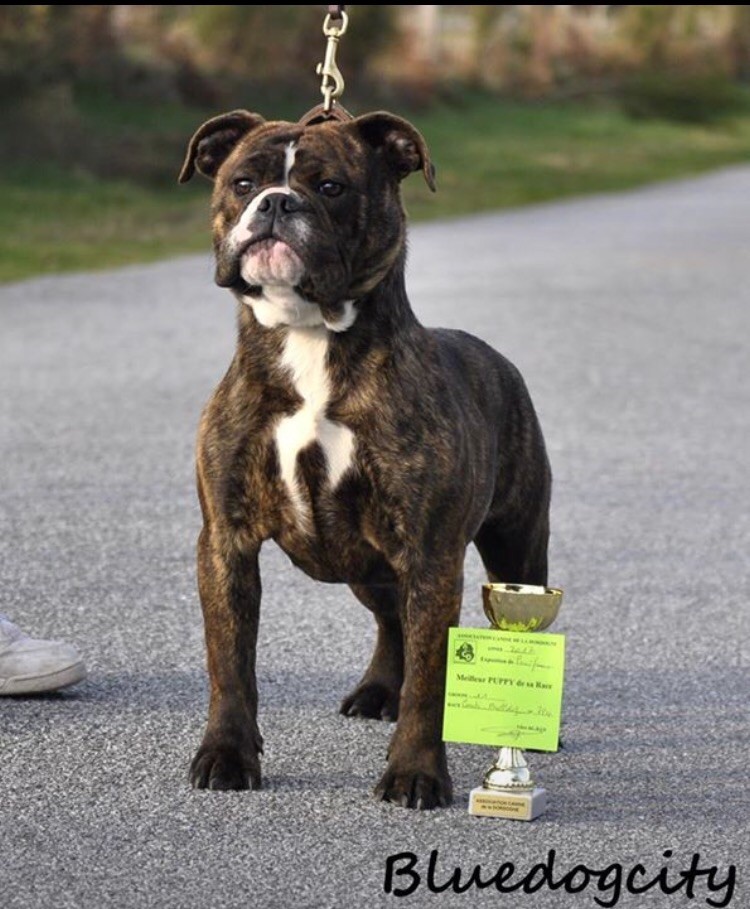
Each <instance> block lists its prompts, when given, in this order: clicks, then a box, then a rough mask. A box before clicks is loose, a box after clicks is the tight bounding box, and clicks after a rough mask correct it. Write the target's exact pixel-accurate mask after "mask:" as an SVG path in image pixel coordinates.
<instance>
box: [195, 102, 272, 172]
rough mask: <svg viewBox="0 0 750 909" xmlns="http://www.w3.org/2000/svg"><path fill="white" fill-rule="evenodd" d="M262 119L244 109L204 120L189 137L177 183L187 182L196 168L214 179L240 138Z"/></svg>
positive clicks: (261, 121)
mask: <svg viewBox="0 0 750 909" xmlns="http://www.w3.org/2000/svg"><path fill="white" fill-rule="evenodd" d="M265 122H266V121H265V120H264V119H263V117H261V116H260V114H251V113H250V111H247V110H233V111H231V112H230V113H228V114H220V115H219V116H218V117H213V118H212V119H211V120H206V122H205V123H204V124H203V126H201V127H200V129H199V130H198V131H197V132H196V133H195V135H194V136H193V138H192V139H191V140H190V144H189V145H188V149H187V154H186V155H185V162H184V164H183V165H182V170H181V171H180V176H179V182H180V183H187V181H188V180H189V179H190V178H191V177H192V176H193V174H194V173H195V171H196V170H198V171H200V173H202V174H203V175H204V176H205V177H208V178H209V180H213V179H214V177H215V176H216V172H217V171H218V169H219V168H220V167H221V165H222V164H223V163H224V161H226V159H227V157H228V156H229V153H230V152H231V151H232V149H233V148H234V147H235V145H236V144H237V143H238V142H239V141H240V139H241V138H242V137H243V136H245V135H246V134H247V133H249V132H250V130H251V129H255V127H256V126H260V125H261V124H262V123H265Z"/></svg>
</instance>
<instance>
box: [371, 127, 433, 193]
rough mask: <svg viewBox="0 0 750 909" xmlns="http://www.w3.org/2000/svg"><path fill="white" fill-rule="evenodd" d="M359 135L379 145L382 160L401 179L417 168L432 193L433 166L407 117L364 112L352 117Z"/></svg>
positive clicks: (420, 136)
mask: <svg viewBox="0 0 750 909" xmlns="http://www.w3.org/2000/svg"><path fill="white" fill-rule="evenodd" d="M354 126H355V127H356V128H357V129H358V130H359V133H360V135H361V136H362V137H363V138H364V139H365V141H367V142H369V143H370V145H372V146H373V147H375V148H382V149H383V152H384V154H385V158H386V161H387V162H388V164H389V165H390V166H391V167H392V168H393V170H394V171H395V172H396V174H397V176H398V179H399V180H403V179H404V177H408V176H409V174H411V173H413V172H414V171H415V170H421V171H422V173H423V174H424V178H425V180H426V181H427V185H428V186H429V187H430V189H431V190H432V191H433V192H435V166H434V165H433V163H432V161H431V160H430V152H429V149H428V148H427V143H426V142H425V140H424V138H423V137H422V134H421V133H420V132H419V130H418V129H417V128H416V127H415V126H412V125H411V123H409V121H408V120H404V119H402V118H401V117H396V116H395V115H394V114H389V113H386V112H385V111H377V112H376V113H374V114H365V115H364V116H362V117H357V119H356V120H354Z"/></svg>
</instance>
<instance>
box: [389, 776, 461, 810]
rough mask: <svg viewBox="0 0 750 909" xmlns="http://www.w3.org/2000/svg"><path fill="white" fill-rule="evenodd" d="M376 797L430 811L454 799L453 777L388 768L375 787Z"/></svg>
mask: <svg viewBox="0 0 750 909" xmlns="http://www.w3.org/2000/svg"><path fill="white" fill-rule="evenodd" d="M375 798H377V799H382V800H383V801H384V802H392V803H393V804H394V805H399V806H400V807H401V808H417V809H419V810H425V811H429V810H430V809H432V808H447V807H448V805H450V803H451V802H452V801H453V786H452V784H451V778H450V777H449V776H448V774H447V773H446V774H445V775H444V776H433V775H432V774H427V773H422V772H419V771H415V772H412V773H399V772H397V771H393V770H386V772H385V773H384V774H383V778H382V779H381V780H380V782H379V783H378V785H377V786H376V787H375Z"/></svg>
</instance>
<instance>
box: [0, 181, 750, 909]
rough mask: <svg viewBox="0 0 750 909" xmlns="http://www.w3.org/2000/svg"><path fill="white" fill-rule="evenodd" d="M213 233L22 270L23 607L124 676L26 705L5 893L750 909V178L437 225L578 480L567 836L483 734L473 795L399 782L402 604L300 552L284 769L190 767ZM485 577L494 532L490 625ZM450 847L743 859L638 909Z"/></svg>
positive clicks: (10, 465) (14, 476)
mask: <svg viewBox="0 0 750 909" xmlns="http://www.w3.org/2000/svg"><path fill="white" fill-rule="evenodd" d="M206 247H207V253H206V255H205V256H199V257H194V258H183V259H177V260H174V261H169V262H164V263H161V264H158V265H153V266H146V267H136V268H128V269H123V270H120V271H115V272H106V273H102V274H98V275H84V276H68V277H59V278H44V279H40V280H33V281H29V282H24V283H21V284H16V285H12V286H6V287H4V288H2V289H0V465H1V467H0V471H1V473H0V477H1V481H0V528H1V530H0V611H2V612H5V613H7V614H8V615H9V616H10V617H11V618H12V619H13V620H14V621H16V622H17V623H19V624H21V625H22V626H23V627H24V628H26V629H27V630H30V631H33V632H34V633H36V634H38V635H43V636H48V637H62V638H64V639H67V640H70V641H73V642H75V643H76V644H77V645H78V646H79V648H80V650H81V651H82V652H83V654H84V655H85V658H86V660H87V663H88V665H89V668H90V677H89V680H88V681H87V682H86V683H84V684H83V685H81V686H79V687H77V688H76V689H72V690H70V691H69V692H66V693H62V694H57V695H52V696H47V697H38V698H19V699H4V700H0V906H2V907H3V909H46V907H55V909H68V907H70V909H73V907H75V909H99V907H108V909H109V907H112V909H131V907H132V909H140V907H154V909H203V907H212V909H230V907H232V909H233V907H247V906H257V907H261V909H266V907H268V909H277V907H278V909H286V907H369V906H381V905H382V906H390V905H404V906H407V907H422V906H457V907H459V906H485V905H486V906H507V905H511V904H512V905H514V906H515V905H517V906H518V907H521V909H523V907H526V906H528V907H534V909H536V907H567V906H576V907H578V906H590V907H595V906H596V905H597V903H596V902H595V901H594V900H595V899H596V898H598V899H599V900H600V903H599V904H598V905H618V906H628V907H629V906H633V907H638V909H652V907H653V909H662V907H663V909H668V907H673V906H675V907H677V906H682V905H684V904H686V903H690V905H694V906H705V905H707V902H706V900H707V899H713V900H714V905H727V903H726V902H722V900H727V899H728V898H729V896H730V895H731V896H732V899H731V902H729V905H731V906H733V907H737V909H744V907H747V906H749V905H750V887H749V886H748V875H750V861H749V859H750V821H749V820H748V817H749V816H750V785H749V783H748V766H749V765H750V719H749V712H748V701H749V699H750V674H749V673H748V666H749V665H750V645H749V644H748V632H750V609H749V607H748V602H747V600H748V582H749V581H750V578H749V577H748V574H749V572H748V566H749V563H750V560H749V558H748V553H749V551H750V517H749V511H750V510H749V508H748V505H749V504H750V493H749V491H748V489H749V485H750V484H749V483H748V452H747V449H748V439H749V433H748V430H749V428H750V426H749V424H750V382H748V366H749V365H750V357H749V356H748V334H750V290H748V287H749V286H750V253H749V252H748V251H749V250H750V168H747V167H738V168H732V169H728V170H724V171H722V172H718V173H715V174H711V175H709V176H704V177H701V178H699V179H696V180H690V181H684V182H677V183H673V184H669V185H662V186H657V187H652V188H647V189H643V190H639V191H637V192H631V193H627V194H623V195H612V196H600V197H593V198H589V199H584V200H579V201H573V202H566V203H563V204H551V205H544V206H538V207H534V208H528V209H525V210H522V211H518V212H509V213H503V214H497V215H483V216H480V217H474V218H467V219H461V220H456V221H452V222H444V223H436V224H430V225H426V226H419V227H416V228H414V229H412V231H411V246H410V249H411V251H410V264H409V272H408V284H409V287H410V292H411V297H412V302H413V304H414V307H415V309H416V311H417V312H418V314H419V316H420V318H421V319H422V321H424V322H425V323H426V324H430V325H438V324H440V325H446V326H454V327H461V328H464V329H466V330H469V331H471V332H473V333H475V334H477V335H479V336H481V337H483V338H484V339H485V340H487V341H488V342H490V343H491V344H493V345H494V346H496V347H497V348H498V349H499V350H501V351H502V352H503V353H505V354H506V355H507V356H508V357H510V358H511V359H512V360H513V361H514V362H515V363H516V364H517V365H518V366H519V367H520V368H521V370H522V372H523V373H524V375H525V377H526V380H527V383H528V385H529V387H530V389H531V392H532V395H533V397H534V399H535V402H536V405H537V408H538V411H539V414H540V418H541V422H542V425H543V427H544V430H545V434H546V437H547V440H548V446H549V450H550V457H551V460H552V465H553V470H554V474H555V494H554V503H553V540H552V550H551V579H550V580H551V582H552V583H554V584H555V585H557V586H561V587H563V588H564V589H565V602H564V605H563V609H562V611H561V614H560V618H559V620H558V622H557V624H556V626H555V628H554V630H555V631H559V632H562V633H564V634H565V635H566V636H567V648H568V672H567V682H566V694H565V709H564V732H563V736H564V741H565V748H564V750H563V751H561V752H560V753H558V754H555V755H535V756H533V758H532V766H533V768H534V770H535V771H536V773H537V776H538V777H539V778H540V780H541V781H542V782H543V784H544V785H545V786H546V788H547V790H548V793H549V799H550V806H549V810H548V812H547V814H546V815H545V816H544V818H542V819H540V820H538V821H536V822H534V823H533V824H523V823H518V822H511V821H496V820H480V819H476V818H472V817H470V816H468V814H467V812H466V806H467V795H468V791H469V789H471V788H472V787H473V786H474V785H476V784H477V783H478V781H479V780H480V778H481V774H482V771H483V769H484V768H485V765H486V764H487V763H488V760H489V758H490V757H491V750H490V749H487V748H482V747H477V746H467V745H450V746H449V759H450V763H451V768H452V772H453V778H454V784H455V790H456V794H457V798H456V803H455V805H454V806H453V807H452V808H451V809H449V810H446V811H438V812H431V813H424V814H419V813H413V812H408V811H405V810H403V809H397V808H394V807H391V806H388V805H384V804H380V803H377V802H375V801H374V800H372V799H371V797H370V790H371V787H372V786H373V784H374V783H375V781H376V780H377V778H378V776H379V774H380V772H381V770H382V768H383V761H384V754H385V749H386V745H387V741H388V737H389V733H390V731H391V730H390V728H389V726H388V725H383V724H379V723H377V722H374V721H357V720H348V719H344V718H343V717H341V716H339V715H338V714H337V707H338V704H339V701H340V699H341V697H342V696H343V695H344V694H345V693H346V692H347V691H348V690H349V689H350V687H351V686H352V685H353V684H354V683H355V682H356V681H357V679H358V678H359V674H360V672H361V670H362V668H363V666H364V664H365V662H366V660H367V659H368V657H369V651H370V647H371V642H372V633H373V628H372V624H371V621H370V617H369V615H368V614H367V613H366V612H365V610H364V609H362V607H361V606H359V604H358V603H357V602H356V601H355V600H354V598H353V597H352V596H351V594H350V593H349V591H348V590H347V589H346V588H345V587H336V586H325V585H321V584H315V583H314V582H312V581H310V580H309V579H307V578H306V577H304V576H303V575H301V574H300V573H299V572H298V571H296V570H295V569H293V568H292V566H291V565H290V564H289V563H288V562H287V561H286V559H285V558H284V557H283V555H282V554H281V553H280V552H279V551H278V550H275V549H274V548H273V547H268V548H267V550H266V551H264V554H263V560H262V561H263V571H264V603H263V617H262V626H261V640H260V651H259V678H260V690H261V728H262V731H263V733H264V735H265V738H266V756H265V761H264V771H265V788H264V789H263V790H262V791H260V792H256V793H228V794H224V793H206V792H193V791H191V790H190V789H189V788H188V786H187V782H186V779H187V766H188V762H189V759H190V757H191V755H192V752H193V750H194V749H195V747H196V746H197V744H198V742H199V740H200V736H201V734H202V729H203V723H204V719H205V712H206V704H207V681H206V674H205V668H204V657H203V638H202V624H201V617H200V609H199V605H198V600H197V595H196V591H195V576H194V563H193V550H194V542H195V538H196V535H197V532H198V529H199V513H198V508H197V504H196V498H195V494H194V485H193V465H192V458H193V443H194V435H195V428H196V425H197V420H198V415H199V410H200V407H201V405H202V403H203V401H204V400H205V399H206V398H207V396H208V395H209V393H210V391H211V389H212V387H213V385H214V384H215V383H216V381H217V380H218V378H219V377H220V376H221V375H222V373H223V370H224V368H225V367H226V365H227V363H228V361H229V357H230V355H231V350H232V345H233V335H234V315H233V305H232V302H231V299H230V297H229V295H228V294H227V293H226V292H221V291H219V290H217V289H215V288H213V286H212V282H211V273H212V266H211V260H210V256H209V253H208V247H209V240H208V237H207V242H206ZM481 581H482V572H481V568H480V564H479V560H478V557H477V555H476V553H475V552H474V551H473V550H472V551H470V552H469V554H468V557H467V564H466V593H465V597H464V611H463V616H462V623H463V624H464V625H475V626H480V627H484V625H485V620H484V618H483V616H482V614H481V610H480V605H479V604H480V595H479V585H480V583H481ZM435 849H436V850H438V858H437V866H436V867H437V873H436V875H435V879H434V881H433V883H434V884H441V883H445V882H446V881H447V880H448V879H449V877H450V874H451V873H452V871H453V869H454V868H456V867H460V868H461V869H462V870H463V873H464V882H465V881H466V880H467V879H468V876H469V874H470V873H471V870H472V868H473V867H474V866H475V865H477V864H479V865H481V868H482V876H483V878H485V879H489V878H491V877H492V875H493V874H494V872H495V871H496V870H497V868H498V866H500V865H501V864H502V863H504V862H513V863H514V865H516V867H517V874H516V879H517V880H520V879H521V878H522V877H523V876H524V875H525V874H527V873H528V871H529V870H530V869H531V868H532V866H533V865H534V864H535V863H537V862H540V861H543V860H546V859H547V858H548V853H549V850H551V849H553V850H555V853H556V854H555V869H556V870H555V875H556V878H557V879H559V878H561V877H563V876H564V875H565V873H566V872H568V871H571V870H572V869H573V868H574V867H575V866H576V864H577V863H583V864H585V865H586V866H588V867H589V868H590V869H599V870H603V869H605V868H607V867H609V866H613V865H614V864H620V865H622V866H623V869H624V871H623V874H626V873H627V871H628V870H630V869H631V868H633V867H634V866H635V865H636V864H637V863H641V864H642V865H643V867H644V871H643V873H642V874H641V873H638V874H639V875H640V876H637V877H635V878H634V879H633V880H634V881H637V882H638V883H639V884H643V883H645V882H647V881H648V880H649V879H653V878H655V877H656V876H657V874H658V873H659V871H660V869H661V868H662V867H665V868H667V869H669V870H668V872H666V873H665V874H666V879H667V882H668V883H669V884H670V885H675V884H676V883H679V882H680V878H679V872H680V871H687V870H688V869H689V867H690V864H691V861H692V860H693V857H694V855H695V854H696V853H700V865H701V867H703V868H706V869H707V868H710V867H712V866H717V868H718V869H719V871H718V872H717V873H716V876H715V877H714V878H708V877H707V876H701V877H699V878H698V879H697V882H696V884H695V888H694V899H693V900H689V899H688V897H689V892H687V891H686V889H682V890H680V891H678V892H676V893H673V894H671V895H669V894H664V893H662V892H661V888H659V887H655V888H653V889H651V890H649V891H648V892H647V893H645V894H641V895H635V896H633V895H628V894H627V893H626V892H624V888H623V892H622V894H621V895H620V899H619V900H618V901H617V902H616V903H615V902H613V901H614V899H615V896H617V892H616V890H615V885H614V883H613V882H614V881H615V877H616V871H612V872H611V873H610V878H609V879H608V880H609V882H610V883H609V889H605V887H604V882H603V881H602V879H601V877H598V878H597V877H591V878H590V880H589V886H588V887H587V888H586V889H581V890H580V892H578V893H568V892H566V891H565V890H564V889H558V890H551V889H550V888H549V887H548V886H541V887H540V889H539V890H538V891H537V892H535V893H530V894H529V893H525V892H516V893H514V894H504V893H501V892H498V890H497V889H496V888H495V887H493V886H490V887H488V888H487V889H484V890H479V889H477V887H472V888H470V889H468V890H467V891H466V892H464V893H454V892H452V891H450V890H445V891H444V892H442V893H440V894H439V895H438V894H436V893H433V892H431V891H430V890H429V889H428V881H427V865H428V861H429V858H430V853H431V851H432V850H435ZM667 850H672V855H671V856H667V857H665V856H664V853H665V851H667ZM399 852H412V853H414V854H415V855H416V856H417V864H416V865H415V870H417V871H419V873H420V874H421V877H422V880H421V883H420V886H419V888H418V889H416V890H415V891H414V892H413V893H412V894H411V895H410V896H407V897H402V898H398V897H396V896H395V895H394V894H386V893H385V892H384V889H383V884H384V875H385V868H386V859H387V858H388V856H389V855H392V854H395V853H399ZM729 865H736V866H737V872H736V874H737V879H736V885H735V889H734V893H733V894H731V893H730V889H729V885H727V887H725V888H724V889H723V890H720V889H719V887H718V885H719V883H720V882H721V881H722V880H724V879H725V878H726V875H727V868H728V866H729ZM410 881H412V882H413V881H414V878H413V877H409V876H408V875H402V876H400V877H399V878H396V879H395V880H394V886H396V887H397V888H401V889H403V888H405V887H406V886H407V885H408V884H409V882H410ZM578 882H579V883H582V882H585V874H584V873H583V872H582V871H580V872H579V877H578ZM710 882H712V883H713V884H714V885H715V887H716V892H713V893H712V891H711V890H710V889H709V887H708V884H709V883H710ZM573 883H574V885H575V882H573ZM684 883H685V882H684V881H683V884H684ZM599 884H601V888H600V886H599ZM685 886H686V885H685Z"/></svg>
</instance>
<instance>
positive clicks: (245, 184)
mask: <svg viewBox="0 0 750 909" xmlns="http://www.w3.org/2000/svg"><path fill="white" fill-rule="evenodd" d="M232 186H233V187H234V191H235V194H236V195H238V196H246V195H247V194H248V193H249V192H252V190H253V187H254V186H255V184H254V183H253V181H252V180H248V178H247V177H239V178H238V179H237V180H235V181H234V183H233V184H232Z"/></svg>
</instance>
